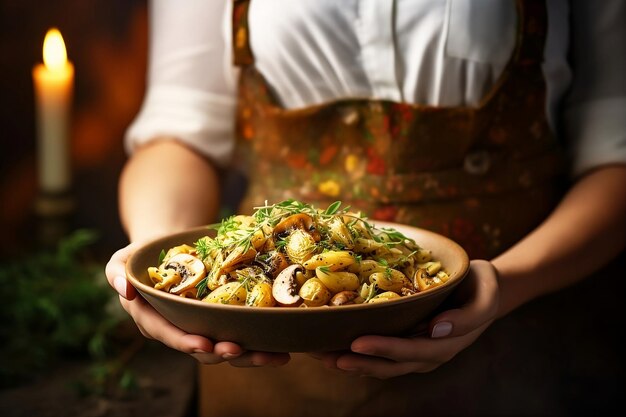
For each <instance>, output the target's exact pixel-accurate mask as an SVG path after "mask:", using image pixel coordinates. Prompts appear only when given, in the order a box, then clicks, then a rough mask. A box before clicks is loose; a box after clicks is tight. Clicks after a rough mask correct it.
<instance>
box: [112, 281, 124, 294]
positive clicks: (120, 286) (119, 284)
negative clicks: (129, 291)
mask: <svg viewBox="0 0 626 417" xmlns="http://www.w3.org/2000/svg"><path fill="white" fill-rule="evenodd" d="M113 286H114V287H115V290H116V291H117V292H118V293H119V294H120V295H121V296H122V297H124V298H126V278H124V277H115V279H114V280H113Z"/></svg>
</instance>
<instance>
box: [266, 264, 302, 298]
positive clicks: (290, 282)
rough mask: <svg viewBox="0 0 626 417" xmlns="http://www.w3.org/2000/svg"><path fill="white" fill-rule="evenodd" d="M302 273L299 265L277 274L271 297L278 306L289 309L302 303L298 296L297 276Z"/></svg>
mask: <svg viewBox="0 0 626 417" xmlns="http://www.w3.org/2000/svg"><path fill="white" fill-rule="evenodd" d="M303 271H304V268H303V267H302V266H301V265H298V264H294V265H289V266H288V267H287V268H285V269H283V270H282V271H281V272H280V274H278V276H277V277H276V279H275V280H274V284H273V286H272V295H273V296H274V299H275V300H276V302H277V303H278V304H280V305H282V306H286V307H290V306H296V305H298V304H300V303H301V302H302V298H301V297H300V295H298V278H297V274H298V273H300V274H302V272H303Z"/></svg>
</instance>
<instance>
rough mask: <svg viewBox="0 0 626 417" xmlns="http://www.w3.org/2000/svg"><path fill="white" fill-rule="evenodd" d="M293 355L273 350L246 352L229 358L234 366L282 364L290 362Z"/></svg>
mask: <svg viewBox="0 0 626 417" xmlns="http://www.w3.org/2000/svg"><path fill="white" fill-rule="evenodd" d="M290 359H291V356H290V355H289V354H288V353H271V352H246V353H244V354H243V355H241V356H239V357H237V358H235V359H231V360H229V363H230V364H231V365H232V366H236V367H251V366H282V365H285V364H287V363H288V362H289V360H290Z"/></svg>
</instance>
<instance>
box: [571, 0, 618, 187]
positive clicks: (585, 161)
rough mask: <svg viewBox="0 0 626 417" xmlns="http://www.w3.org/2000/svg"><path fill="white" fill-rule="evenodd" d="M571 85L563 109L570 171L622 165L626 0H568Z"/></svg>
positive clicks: (580, 173) (579, 173)
mask: <svg viewBox="0 0 626 417" xmlns="http://www.w3.org/2000/svg"><path fill="white" fill-rule="evenodd" d="M571 5H572V9H571V12H572V15H571V22H572V26H571V42H572V44H571V64H572V71H573V81H572V88H571V90H570V93H569V95H568V96H567V98H566V100H565V102H564V107H563V128H564V133H565V135H566V140H567V142H568V143H569V149H570V156H571V161H572V175H573V176H580V175H582V174H584V173H585V172H587V171H589V170H591V169H593V168H596V167H598V166H601V165H605V164H616V163H617V164H626V123H625V121H626V75H625V74H626V25H624V21H626V2H625V1H623V0H604V1H587V0H572V2H571Z"/></svg>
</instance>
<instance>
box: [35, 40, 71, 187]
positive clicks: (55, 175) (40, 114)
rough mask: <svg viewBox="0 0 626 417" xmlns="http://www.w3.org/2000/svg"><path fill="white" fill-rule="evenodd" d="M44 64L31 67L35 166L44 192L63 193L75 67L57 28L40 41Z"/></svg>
mask: <svg viewBox="0 0 626 417" xmlns="http://www.w3.org/2000/svg"><path fill="white" fill-rule="evenodd" d="M43 61H44V63H43V64H37V65H36V66H35V67H34V68H33V82H34V86H35V99H36V104H37V107H36V109H37V162H38V163H37V168H38V180H39V187H40V190H41V191H42V192H43V193H52V194H57V193H63V192H65V191H68V189H69V187H70V183H71V172H70V171H71V170H70V143H69V122H70V108H71V103H72V93H73V86H74V66H73V65H72V63H71V62H69V61H68V60H67V52H66V51H65V43H64V42H63V37H62V36H61V33H60V32H59V31H58V30H57V29H50V30H49V31H48V33H47V34H46V38H45V39H44V42H43Z"/></svg>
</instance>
